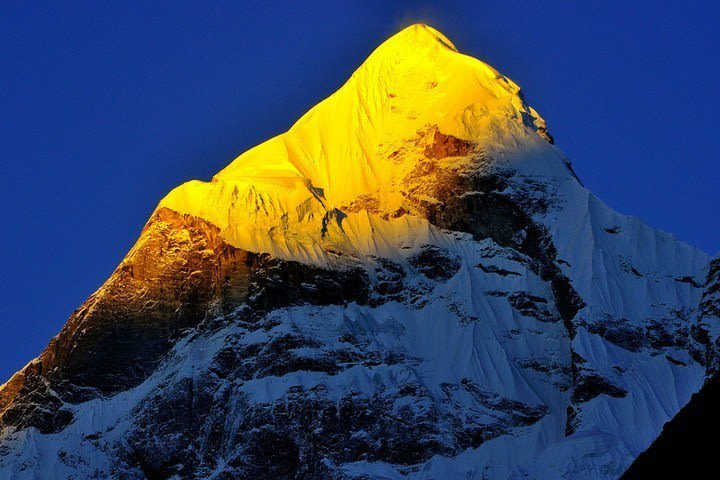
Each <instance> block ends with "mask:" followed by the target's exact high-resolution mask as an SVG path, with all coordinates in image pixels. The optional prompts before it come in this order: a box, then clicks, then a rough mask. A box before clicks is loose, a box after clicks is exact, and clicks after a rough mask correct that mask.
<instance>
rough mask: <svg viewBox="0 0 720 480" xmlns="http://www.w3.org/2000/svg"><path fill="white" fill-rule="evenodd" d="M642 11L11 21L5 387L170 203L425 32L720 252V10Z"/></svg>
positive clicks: (578, 157) (35, 14)
mask: <svg viewBox="0 0 720 480" xmlns="http://www.w3.org/2000/svg"><path fill="white" fill-rule="evenodd" d="M101 3H102V4H104V5H100V4H101ZM131 3H137V4H138V5H139V4H140V3H148V4H149V5H144V6H137V5H136V6H133V5H131ZM205 3H213V6H208V5H205ZM444 3H446V5H444ZM627 3H632V4H633V5H624V4H623V3H618V4H617V6H611V5H609V4H608V3H607V2H606V1H602V2H600V1H598V2H594V1H584V2H570V1H567V2H558V1H545V2H537V1H527V2H508V1H505V2H486V1H478V0H475V1H472V2H465V1H454V2H402V1H394V2H387V1H368V2H357V1H356V2H341V1H333V2H324V1H313V2H196V3H194V2H182V1H177V2H162V1H158V2H125V4H124V5H123V4H121V3H119V2H117V3H116V2H73V1H64V2H48V3H42V2H14V1H4V2H2V4H1V5H0V58H2V61H0V146H1V148H2V154H1V155H0V202H1V203H0V205H1V208H0V225H2V237H0V238H1V240H0V242H1V243H0V383H1V382H3V381H5V380H6V379H7V378H8V377H9V376H10V375H11V374H12V373H13V372H15V371H16V370H18V369H19V368H21V367H22V366H23V365H24V364H25V363H27V362H28V361H29V360H31V359H32V358H33V357H35V356H37V355H38V354H39V353H40V351H41V350H42V349H43V348H44V347H45V345H46V344H47V342H48V341H49V339H50V338H51V337H52V336H53V335H55V334H56V333H57V332H58V331H59V330H60V328H61V327H62V325H63V324H64V323H65V321H66V320H67V318H68V317H69V315H70V314H71V313H72V312H73V310H74V309H75V308H77V307H78V306H79V305H80V304H81V303H82V302H83V301H84V300H85V298H87V296H88V295H89V294H90V293H92V292H93V291H94V290H96V289H97V288H98V287H99V286H100V285H101V284H102V283H103V281H104V280H105V279H106V278H107V277H108V276H109V275H110V273H111V272H112V271H113V269H114V268H115V267H116V266H117V264H118V263H119V262H120V260H121V259H122V258H123V256H124V255H125V253H126V252H127V251H128V249H129V248H130V247H131V246H132V245H133V243H134V241H135V240H136V239H137V237H138V234H139V233H140V230H141V229H142V227H143V225H144V223H145V221H146V220H147V218H148V217H149V215H150V213H151V212H152V210H153V209H154V208H155V206H156V204H157V202H158V201H159V200H160V199H161V198H162V197H163V196H164V195H165V193H167V192H168V191H169V190H170V189H172V188H173V187H174V186H176V185H178V184H180V183H182V182H184V181H186V180H189V179H192V178H197V179H203V180H209V179H210V177H211V176H212V175H213V174H214V173H215V172H217V171H218V170H220V169H221V168H222V167H224V166H225V165H226V164H227V163H229V162H230V161H231V160H232V159H233V158H234V157H235V156H237V155H238V154H240V153H241V152H243V151H244V150H246V149H248V148H249V147H252V146H253V145H256V144H257V143H259V142H261V141H263V140H266V139H268V138H270V137H272V136H274V135H276V134H278V133H281V132H282V131H284V130H286V129H287V128H288V127H289V126H290V125H292V123H293V122H294V121H295V120H296V119H297V118H299V117H300V116H301V115H302V114H303V113H304V112H305V111H306V110H308V109H309V108H310V107H312V106H313V105H314V104H315V103H317V102H318V101H320V100H322V99H323V98H324V97H326V96H327V95H329V94H331V93H332V92H333V91H334V90H336V89H337V88H338V87H339V86H340V85H341V84H342V83H343V82H344V81H345V80H346V79H347V77H348V76H349V75H350V74H351V73H352V72H353V70H354V69H355V68H356V67H357V66H358V65H359V64H360V63H361V62H362V61H363V60H364V58H365V57H367V55H369V54H370V52H371V51H372V50H373V49H374V48H375V47H376V46H377V45H378V44H380V43H381V42H382V41H383V40H384V39H386V38H387V37H389V36H391V35H392V34H393V33H395V32H397V31H399V30H400V29H402V28H403V27H405V26H407V25H409V24H411V23H415V22H424V23H427V24H429V25H431V26H433V27H435V28H437V29H439V30H440V31H441V32H443V33H444V34H445V35H446V36H448V37H449V38H450V39H451V40H452V41H453V43H455V45H456V46H457V47H458V49H459V50H460V51H462V52H464V53H468V54H470V55H472V56H475V57H478V58H480V59H482V60H484V61H486V62H487V63H489V64H491V65H493V66H494V67H495V68H496V69H498V70H499V71H500V72H502V73H503V74H505V75H507V76H508V77H510V78H511V79H513V80H514V81H515V82H516V83H518V84H519V85H521V87H522V89H523V91H524V92H525V97H526V99H527V100H528V102H529V103H530V104H531V105H533V106H534V107H535V108H536V110H538V111H539V112H540V114H541V115H542V116H543V117H544V118H545V119H546V120H547V121H548V123H549V130H550V132H551V133H552V135H553V136H554V137H555V140H556V143H557V145H558V146H559V147H560V148H561V149H562V150H563V151H564V152H565V153H566V154H567V155H568V156H569V157H570V159H571V160H572V161H573V165H574V168H575V170H576V172H577V173H578V175H579V176H580V178H581V179H582V181H583V182H584V184H585V185H586V186H587V187H588V188H590V189H591V190H592V191H593V192H594V193H595V194H597V195H598V196H599V197H600V198H601V199H603V200H604V201H605V202H607V203H608V204H609V205H610V206H611V207H612V208H614V209H616V210H618V211H620V212H622V213H626V214H631V215H635V216H638V217H640V218H642V219H643V220H645V221H646V222H647V223H649V224H650V225H652V226H654V227H657V228H660V229H662V230H666V231H669V232H672V233H674V234H675V235H676V236H677V237H678V238H679V239H681V240H683V241H685V242H687V243H690V244H692V245H695V246H697V247H700V248H702V249H703V250H705V251H707V252H708V253H711V254H715V253H718V251H720V235H718V233H719V232H718V230H719V229H718V226H719V225H720V222H719V219H720V214H719V211H720V209H719V208H718V206H719V205H720V173H719V172H720V169H718V168H717V162H718V160H720V135H718V133H719V129H718V123H717V116H718V112H720V95H718V94H717V79H718V78H719V77H720V62H719V61H718V58H720V42H718V40H717V27H718V25H719V24H720V7H718V6H713V5H712V2H707V3H706V4H700V3H699V2H697V3H696V2H686V3H685V4H683V6H682V7H679V6H678V5H679V4H677V3H676V2H673V3H672V4H671V2H627ZM643 3H644V4H645V5H643Z"/></svg>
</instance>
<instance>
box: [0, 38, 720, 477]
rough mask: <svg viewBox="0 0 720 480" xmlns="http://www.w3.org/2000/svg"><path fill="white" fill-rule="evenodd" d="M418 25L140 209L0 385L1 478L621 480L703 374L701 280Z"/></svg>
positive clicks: (522, 107)
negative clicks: (131, 234) (97, 284)
mask: <svg viewBox="0 0 720 480" xmlns="http://www.w3.org/2000/svg"><path fill="white" fill-rule="evenodd" d="M553 143H554V142H553V138H552V137H551V136H550V134H549V133H548V131H547V127H546V124H545V122H544V120H543V119H542V118H541V117H540V116H539V115H538V113H537V112H535V110H533V109H532V108H531V107H530V106H529V105H528V104H527V103H526V101H525V99H524V98H523V96H522V94H521V91H520V88H519V87H518V86H517V85H516V84H515V83H513V82H512V81H511V80H509V79H508V78H506V77H504V76H503V75H501V74H500V73H498V72H497V71H496V70H494V69H493V68H492V67H490V66H488V65H486V64H484V63H483V62H481V61H479V60H477V59H474V58H471V57H468V56H465V55H463V54H461V53H459V52H458V51H457V50H456V49H455V47H454V46H453V44H452V43H451V42H450V40H448V39H447V38H445V37H444V36H443V35H442V34H440V33H439V32H437V31H436V30H433V29H432V28H430V27H428V26H425V25H413V26H411V27H408V28H407V29H405V30H403V31H401V32H400V33H398V34H397V35H395V36H393V37H392V38H390V39H389V40H388V41H386V42H385V43H383V44H382V45H381V46H380V47H378V49H377V50H375V52H373V53H372V54H371V55H370V57H369V58H368V59H367V60H366V61H365V62H364V63H363V64H362V65H361V66H360V68H359V69H358V70H357V71H356V72H355V73H354V74H353V75H352V77H351V78H350V79H349V80H348V82H347V83H346V84H345V85H343V86H342V87H341V88H340V89H339V90H338V91H337V92H335V93H334V94H333V95H331V96H330V97H328V98H327V99H326V100H324V101H322V102H321V103H319V104H318V105H316V106H315V107H313V108H312V109H311V110H310V111H309V112H308V113H306V114H305V115H304V116H303V117H302V118H301V119H300V120H299V121H298V122H297V123H296V124H295V125H293V126H292V127H291V128H290V130H288V131H287V132H286V133H284V134H281V135H279V136H277V137H275V138H272V139H270V140H268V141H266V142H264V143H262V144H260V145H258V146H257V147H255V148H253V149H251V150H249V151H247V152H245V153H243V154H242V155H240V156H239V157H238V158H237V159H235V160H234V161H233V162H232V163H231V164H230V165H228V166H227V167H226V168H225V169H223V170H222V171H221V172H219V173H218V174H217V175H215V176H214V177H213V179H212V181H210V182H200V181H191V182H188V183H185V184H183V185H181V186H179V187H178V188H176V189H174V190H173V191H172V192H170V193H169V194H168V195H167V196H166V197H165V198H164V199H163V200H162V201H161V202H160V205H159V206H158V207H157V209H156V210H155V212H154V213H153V214H152V216H151V217H150V219H149V220H148V222H147V224H146V226H145V228H144V229H143V231H142V233H141V234H140V238H139V239H138V241H137V243H136V245H135V246H134V247H133V248H132V249H131V250H130V252H129V253H128V254H127V256H126V257H125V259H124V260H123V261H122V263H121V264H120V265H119V266H118V268H117V269H116V270H115V272H114V273H113V274H112V275H111V277H110V278H109V279H108V280H107V282H106V283H105V284H104V285H103V286H102V287H101V288H100V289H99V290H98V291H97V292H95V293H94V294H93V295H91V296H90V298H88V299H87V300H86V301H85V303H83V304H82V305H81V306H80V308H78V309H77V310H76V311H75V312H74V313H73V315H72V316H71V318H70V319H69V320H68V322H67V324H66V325H65V327H64V328H63V329H62V331H61V332H60V333H59V334H58V335H57V336H56V337H55V338H53V339H52V340H51V341H50V343H49V345H48V346H47V348H46V349H45V350H44V351H43V352H42V354H41V355H40V356H39V357H38V358H37V359H35V360H33V361H31V362H30V363H29V364H28V365H27V366H26V367H25V368H23V369H22V370H21V371H20V372H18V373H16V374H15V375H14V376H13V377H12V378H11V379H10V380H9V381H8V382H7V383H5V384H4V385H2V387H0V428H1V429H2V430H0V432H1V433H0V477H1V478H12V479H36V478H37V479H45V478H72V479H86V478H122V479H135V478H148V479H157V478H208V479H230V478H253V479H266V478H267V479H286V478H287V479H290V478H295V479H301V478H302V479H351V478H358V479H359V478H363V479H367V478H372V479H375V478H382V479H400V478H412V479H468V478H477V479H486V478H487V479H508V478H539V479H540V478H542V479H545V478H546V479H557V478H603V479H605V478H618V477H620V476H621V475H622V474H623V472H624V471H625V470H626V469H627V468H628V467H629V466H630V464H631V463H632V462H633V460H634V459H635V458H637V457H638V455H640V453H641V452H643V451H644V450H645V449H647V448H648V446H649V445H650V444H651V443H652V442H653V440H654V439H655V438H656V437H657V436H658V435H659V434H660V432H661V430H662V426H663V424H664V423H665V422H667V421H668V420H670V419H671V418H673V416H675V414H676V413H677V412H678V411H679V410H680V409H681V408H682V407H683V406H684V405H685V404H686V403H687V402H688V401H689V399H690V397H691V395H692V394H693V393H695V392H697V391H698V390H700V388H701V387H702V386H703V384H704V383H705V381H706V379H707V378H709V377H710V376H711V375H713V374H714V372H715V371H716V370H717V368H716V366H717V361H718V352H717V344H718V342H717V338H718V334H719V331H718V326H717V325H718V321H719V320H720V318H719V316H720V306H719V305H718V302H717V291H718V288H717V286H718V284H720V283H719V282H720V275H719V274H718V268H717V261H716V262H715V263H714V264H713V265H715V267H714V268H710V265H711V262H710V259H709V258H708V257H707V255H706V254H705V253H703V252H702V251H700V250H698V249H696V248H693V247H690V246H688V245H686V244H684V243H682V242H680V241H678V240H676V239H675V238H674V237H673V236H672V235H669V234H666V233H663V232H660V231H658V230H655V229H653V228H651V227H649V226H647V225H645V224H644V223H642V222H641V221H640V220H638V219H636V218H633V217H627V216H624V215H621V214H618V213H616V212H614V211H612V210H611V209H609V208H608V207H607V206H606V205H605V204H603V203H602V202H601V201H600V200H598V199H597V198H596V197H595V196H593V195H592V194H591V193H590V192H589V191H588V190H587V189H585V188H584V186H583V185H582V184H581V183H580V181H579V180H578V178H577V177H576V175H575V174H574V173H573V171H572V168H571V166H570V164H569V162H568V161H567V159H566V157H565V156H564V155H563V154H562V152H561V151H560V150H558V149H557V148H556V147H555V146H554V145H553Z"/></svg>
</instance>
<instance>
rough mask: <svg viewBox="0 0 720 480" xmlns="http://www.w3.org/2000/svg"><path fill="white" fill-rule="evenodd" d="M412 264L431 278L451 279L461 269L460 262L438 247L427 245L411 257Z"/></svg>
mask: <svg viewBox="0 0 720 480" xmlns="http://www.w3.org/2000/svg"><path fill="white" fill-rule="evenodd" d="M410 264H411V265H412V266H413V267H415V268H417V270H418V271H419V272H420V273H422V274H423V275H425V276H426V277H428V278H429V279H431V280H437V281H446V280H450V279H451V278H452V277H454V276H455V274H456V273H457V272H458V270H460V262H458V261H457V260H456V259H455V258H452V257H450V256H449V255H448V254H447V252H444V251H443V250H441V249H440V248H438V247H435V246H427V247H423V249H422V250H421V251H420V252H419V253H417V254H416V255H414V256H412V257H410Z"/></svg>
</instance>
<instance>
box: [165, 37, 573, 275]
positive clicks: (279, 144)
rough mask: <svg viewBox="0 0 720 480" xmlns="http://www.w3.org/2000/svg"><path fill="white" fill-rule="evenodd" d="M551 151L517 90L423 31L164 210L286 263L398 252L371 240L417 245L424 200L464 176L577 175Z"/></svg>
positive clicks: (379, 52)
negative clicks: (511, 171)
mask: <svg viewBox="0 0 720 480" xmlns="http://www.w3.org/2000/svg"><path fill="white" fill-rule="evenodd" d="M550 143H551V137H549V135H548V134H547V131H546V127H545V122H544V120H543V119H542V118H540V116H539V115H538V114H537V113H536V112H535V111H534V110H533V109H532V108H531V107H530V106H528V105H527V104H526V103H525V102H524V100H523V99H522V96H521V95H520V89H519V87H518V86H517V85H516V84H515V83H513V82H512V81H511V80H509V79H508V78H506V77H504V76H503V75H501V74H499V73H498V72H497V71H496V70H495V69H493V68H492V67H490V66H488V65H487V64H485V63H483V62H481V61H480V60H477V59H475V58H472V57H469V56H466V55H463V54H461V53H459V52H458V51H457V50H456V49H455V47H454V46H453V44H452V43H451V42H450V40H448V39H447V38H446V37H445V36H444V35H442V34H441V33H439V32H438V31H436V30H434V29H432V28H431V27H428V26H426V25H421V24H418V25H412V26H410V27H408V28H406V29H404V30H402V31H401V32H400V33H398V34H396V35H394V36H393V37H391V38H390V39H389V40H387V41H386V42H384V43H383V44H382V45H380V46H379V47H378V48H377V49H376V50H375V51H374V52H373V53H372V54H371V55H370V56H369V57H368V59H367V60H366V61H365V62H364V63H363V64H362V65H361V66H360V67H359V68H358V69H357V71H356V72H355V73H354V74H353V75H352V76H351V77H350V79H349V80H348V81H347V82H346V83H345V85H343V86H342V87H341V88H340V89H339V90H338V91H337V92H335V93H334V94H333V95H331V96H330V97H328V98H327V99H325V100H324V101H322V102H320V103H319V104H318V105H316V106H315V107H313V108H312V109H310V110H309V111H308V112H307V113H306V114H305V115H304V116H303V117H302V118H300V119H299V120H298V121H297V122H296V123H295V124H294V125H293V126H292V127H291V128H290V129H289V130H288V131H287V132H285V133H283V134H281V135H278V136H277V137H274V138H272V139H270V140H268V141H266V142H264V143H262V144H260V145H258V146H256V147H254V148H252V149H250V150H248V151H247V152H245V153H243V154H242V155H240V156H239V157H237V158H236V159H235V160H234V161H233V162H232V163H231V164H230V165H228V166H227V167H226V168H224V169H223V170H222V171H220V172H219V173H218V174H217V175H215V176H214V177H213V179H212V181H211V182H200V181H192V182H188V183H186V184H184V185H181V186H180V187H178V188H177V189H175V190H173V191H172V192H171V193H170V194H169V195H168V196H167V197H166V198H165V199H163V201H162V202H161V204H160V206H161V207H167V208H170V209H171V210H174V211H177V212H180V213H187V214H192V215H195V216H199V217H201V218H204V219H205V220H208V221H209V222H211V223H212V224H214V225H216V226H217V227H219V228H220V229H221V231H222V236H223V238H225V239H226V240H227V241H228V242H229V243H231V244H233V245H235V246H237V247H240V248H246V249H250V250H253V251H264V252H268V253H271V254H274V255H277V256H280V257H283V258H292V259H299V260H304V261H313V262H319V263H325V262H326V261H327V258H326V255H325V254H324V250H327V249H328V248H331V249H332V250H335V251H343V252H345V253H350V254H355V253H362V254H372V255H377V254H380V253H382V254H389V253H390V252H388V251H386V250H387V249H385V247H386V246H387V245H382V246H379V247H378V245H377V242H375V241H374V240H372V239H371V238H370V237H372V236H374V235H378V233H377V232H378V231H380V232H381V233H380V236H385V237H387V236H392V237H393V238H401V239H402V241H403V242H404V243H408V242H411V239H410V238H409V237H412V236H413V235H415V232H417V231H418V230H417V228H416V227H417V223H418V222H420V223H423V220H422V219H423V218H424V217H425V216H426V215H425V214H424V213H423V210H424V208H423V207H422V205H421V203H423V202H437V201H439V199H438V198H437V196H436V195H433V193H432V192H431V191H430V190H431V189H430V188H429V187H430V186H434V187H435V190H439V189H441V188H445V189H453V188H454V183H455V182H456V180H457V179H456V177H457V174H459V173H463V172H467V171H471V170H477V169H485V170H489V169H499V168H507V167H508V166H509V165H511V164H512V165H513V168H515V169H520V168H521V169H525V170H527V171H528V172H535V173H537V172H540V173H545V174H549V175H560V176H568V175H569V172H568V170H567V167H566V165H565V163H564V161H563V158H562V155H561V154H560V152H559V151H558V150H557V149H556V148H555V147H553V146H552V145H550ZM413 190H415V191H416V193H417V191H418V190H423V192H422V193H421V194H420V195H413ZM420 197H422V198H420ZM328 215H330V216H331V217H333V218H331V219H329V218H328ZM407 215H411V216H414V217H416V218H403V217H406V216H407ZM341 221H342V222H344V223H345V224H346V225H347V226H348V227H349V228H348V229H346V228H345V226H344V225H341V224H340V223H342V222H341ZM329 223H333V224H335V227H337V228H336V229H335V230H333V228H329V227H328V225H329ZM290 230H291V231H292V235H288V234H287V232H289V231H290ZM381 243H385V242H381ZM411 243H412V242H411ZM369 245H370V246H369ZM368 246H369V247H368Z"/></svg>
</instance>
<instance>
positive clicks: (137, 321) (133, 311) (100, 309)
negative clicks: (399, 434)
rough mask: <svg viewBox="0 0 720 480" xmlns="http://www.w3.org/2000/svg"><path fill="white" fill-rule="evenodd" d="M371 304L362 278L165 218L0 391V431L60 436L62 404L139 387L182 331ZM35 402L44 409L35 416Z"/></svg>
mask: <svg viewBox="0 0 720 480" xmlns="http://www.w3.org/2000/svg"><path fill="white" fill-rule="evenodd" d="M368 298H369V287H368V279H367V275H366V274H365V272H364V271H361V270H359V269H356V270H328V269H321V268H317V267H312V266H308V265H305V264H301V263H298V262H290V261H282V260H278V259H271V258H270V257H269V256H267V255H261V254H255V253H249V252H245V251H243V250H239V249H237V248H234V247H232V246H230V245H228V244H227V243H225V242H224V241H223V240H222V239H221V238H220V236H219V231H218V229H217V227H215V226H213V225H211V224H209V223H208V222H206V221H204V220H201V219H198V218H196V217H192V216H189V215H180V214H178V213H175V212H173V211H171V210H168V209H164V208H163V209H160V210H158V211H157V212H155V214H154V215H153V216H152V217H151V219H150V220H149V221H148V223H147V225H146V226H145V228H144V229H143V233H142V235H141V237H140V239H139V240H138V243H137V244H136V245H135V247H133V249H132V250H131V252H130V253H129V254H128V256H127V257H126V258H125V260H124V261H123V263H122V264H121V265H120V266H119V267H118V268H117V269H116V271H115V272H114V273H113V275H112V276H111V277H110V279H109V280H108V281H107V282H106V283H105V285H104V286H103V287H102V288H101V289H100V290H98V291H97V292H96V293H94V294H93V295H91V296H90V298H89V299H88V300H87V301H86V302H85V303H84V304H83V305H82V306H81V307H80V308H79V309H78V310H77V311H76V312H75V313H74V314H73V315H72V317H71V318H70V320H69V321H68V322H67V324H66V325H65V327H64V328H63V330H62V331H61V332H60V334H58V336H56V337H55V338H54V339H53V340H52V341H51V342H50V344H49V345H48V347H47V348H46V349H45V351H44V352H43V353H42V354H41V355H40V357H39V358H38V360H37V361H35V363H34V364H33V365H32V366H28V367H27V368H25V369H24V370H22V371H21V372H19V373H17V374H16V375H15V376H14V377H13V378H12V379H11V380H10V381H9V383H8V386H7V387H6V388H4V389H3V390H2V395H1V396H0V412H2V415H1V416H0V423H1V424H2V425H13V426H22V427H27V426H35V427H38V428H39V429H40V430H42V431H45V432H54V431H58V430H60V429H62V428H63V427H64V426H65V425H67V424H68V423H69V419H68V417H70V416H71V414H70V413H69V412H67V411H65V410H63V411H62V413H61V411H60V410H58V409H59V408H60V406H61V405H62V404H63V403H64V402H69V403H75V402H80V401H84V400H87V399H89V398H93V397H95V396H98V395H112V394H114V393H116V392H119V391H122V390H125V389H127V388H129V387H132V386H134V385H137V384H139V383H140V382H141V381H143V380H144V379H145V378H146V377H147V376H148V375H149V374H150V373H151V372H152V371H153V370H154V368H155V367H156V366H157V365H158V363H159V362H160V360H161V359H162V358H163V357H164V355H165V354H166V353H167V352H168V351H169V350H170V348H171V347H172V346H173V344H174V342H175V341H176V340H177V339H178V338H179V337H180V336H181V335H184V334H185V332H186V329H188V328H192V327H196V326H198V325H199V324H201V323H202V322H203V321H204V320H205V319H206V318H207V317H208V316H210V317H217V316H218V315H222V314H230V313H231V312H232V311H233V310H234V309H235V308H237V307H238V306H240V305H242V304H244V303H247V305H249V306H250V307H251V309H252V310H253V311H254V312H256V313H257V314H258V315H262V313H263V312H267V311H270V310H272V309H276V308H281V307H285V306H290V305H301V304H305V303H307V304H313V305H328V304H334V303H337V304H343V303H347V302H360V303H365V302H367V300H368ZM315 368H320V366H319V365H316V366H315ZM327 368H330V367H327ZM16 399H17V400H18V402H15V400H16ZM30 399H33V402H35V403H37V404H38V405H44V406H45V407H44V408H42V409H39V408H35V407H34V406H33V403H31V402H30Z"/></svg>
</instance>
